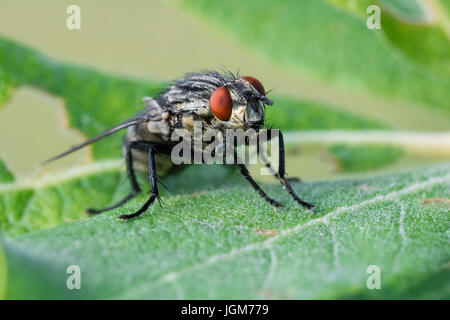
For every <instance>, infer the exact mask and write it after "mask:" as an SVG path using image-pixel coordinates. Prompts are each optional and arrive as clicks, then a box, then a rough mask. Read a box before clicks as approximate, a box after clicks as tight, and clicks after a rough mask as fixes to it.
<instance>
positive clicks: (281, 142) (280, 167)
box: [277, 131, 314, 209]
mask: <svg viewBox="0 0 450 320" xmlns="http://www.w3.org/2000/svg"><path fill="white" fill-rule="evenodd" d="M279 133H280V134H279V136H280V138H279V142H278V145H279V146H278V157H279V161H278V174H277V177H278V179H279V180H280V182H281V184H282V185H283V186H284V187H285V188H286V190H287V192H289V194H290V195H291V197H292V198H294V200H295V201H297V202H298V203H299V204H300V205H302V206H303V207H305V208H307V209H312V208H314V205H312V204H311V203H308V202H306V201H303V200H302V199H301V198H300V197H299V196H298V195H297V194H296V193H295V191H294V190H293V189H292V186H291V185H290V184H289V181H288V180H287V179H286V178H285V176H284V175H285V153H284V140H283V134H282V133H281V131H279Z"/></svg>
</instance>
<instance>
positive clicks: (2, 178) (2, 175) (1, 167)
mask: <svg viewBox="0 0 450 320" xmlns="http://www.w3.org/2000/svg"><path fill="white" fill-rule="evenodd" d="M11 181H14V176H13V174H12V173H11V172H10V171H9V170H8V168H7V167H6V165H5V163H4V162H3V161H2V160H1V159H0V183H4V182H11Z"/></svg>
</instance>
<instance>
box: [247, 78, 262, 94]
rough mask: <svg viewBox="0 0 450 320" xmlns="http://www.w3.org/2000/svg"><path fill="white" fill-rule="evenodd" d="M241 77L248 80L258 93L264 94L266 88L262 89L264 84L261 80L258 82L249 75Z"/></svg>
mask: <svg viewBox="0 0 450 320" xmlns="http://www.w3.org/2000/svg"><path fill="white" fill-rule="evenodd" d="M242 79H245V80H247V81H248V82H250V84H251V85H252V86H253V88H255V89H256V90H257V91H258V92H259V94H260V95H262V96H265V95H266V90H265V89H264V86H263V85H262V83H261V82H259V80H258V79H256V78H253V77H250V76H245V77H242Z"/></svg>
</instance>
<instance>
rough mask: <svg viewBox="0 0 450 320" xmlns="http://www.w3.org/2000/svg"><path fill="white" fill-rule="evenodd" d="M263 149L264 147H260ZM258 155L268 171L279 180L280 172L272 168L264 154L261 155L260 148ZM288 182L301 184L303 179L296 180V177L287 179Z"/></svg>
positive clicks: (257, 149) (257, 150) (257, 151)
mask: <svg viewBox="0 0 450 320" xmlns="http://www.w3.org/2000/svg"><path fill="white" fill-rule="evenodd" d="M260 147H262V146H260ZM256 154H257V155H258V156H259V157H260V158H261V160H262V161H263V162H264V164H265V166H266V168H267V169H269V171H270V173H271V174H272V175H273V176H274V177H275V178H277V179H278V172H276V171H275V169H274V168H272V166H271V165H270V163H269V160H267V158H266V156H265V155H264V152H263V153H261V151H260V150H259V148H256ZM287 181H288V182H291V183H292V182H300V181H301V179H300V178H296V177H292V178H287Z"/></svg>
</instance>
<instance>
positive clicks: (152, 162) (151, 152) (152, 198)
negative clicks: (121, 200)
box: [119, 142, 160, 220]
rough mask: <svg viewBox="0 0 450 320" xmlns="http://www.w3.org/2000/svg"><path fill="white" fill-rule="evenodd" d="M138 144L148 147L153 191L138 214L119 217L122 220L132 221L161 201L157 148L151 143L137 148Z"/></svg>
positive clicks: (142, 143) (141, 143)
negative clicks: (156, 157)
mask: <svg viewBox="0 0 450 320" xmlns="http://www.w3.org/2000/svg"><path fill="white" fill-rule="evenodd" d="M137 144H140V145H147V146H148V171H149V175H150V176H149V179H150V187H151V191H150V193H151V196H150V198H149V199H148V200H147V201H146V202H145V203H144V205H143V206H142V207H141V208H140V209H139V210H137V211H136V212H134V213H131V214H124V215H121V216H120V217H119V218H120V219H124V220H128V219H132V218H135V217H138V216H140V215H141V214H142V213H144V212H145V211H147V209H148V207H150V205H151V204H152V203H153V202H154V201H155V199H158V201H160V198H159V194H158V185H157V176H156V166H155V147H154V146H153V145H152V144H150V143H144V142H137V143H136V146H137Z"/></svg>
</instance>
